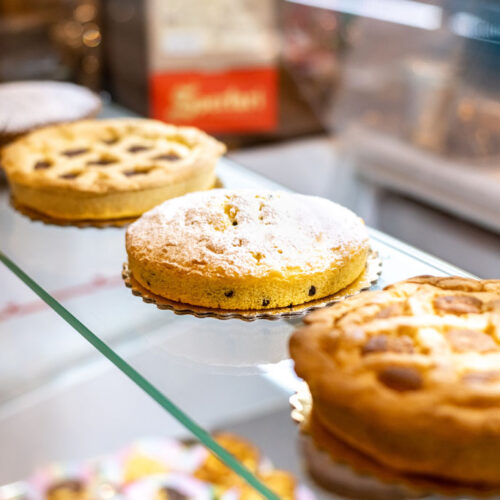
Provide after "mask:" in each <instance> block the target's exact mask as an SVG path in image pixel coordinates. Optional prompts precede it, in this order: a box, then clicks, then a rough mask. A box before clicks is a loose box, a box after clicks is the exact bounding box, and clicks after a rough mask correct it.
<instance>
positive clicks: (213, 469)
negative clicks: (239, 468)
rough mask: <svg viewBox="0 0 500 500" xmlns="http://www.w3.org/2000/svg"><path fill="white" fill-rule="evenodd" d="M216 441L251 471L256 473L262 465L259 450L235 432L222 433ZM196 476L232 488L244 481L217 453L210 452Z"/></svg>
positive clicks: (195, 473)
mask: <svg viewBox="0 0 500 500" xmlns="http://www.w3.org/2000/svg"><path fill="white" fill-rule="evenodd" d="M215 439H216V441H217V442H218V443H219V444H220V445H221V446H222V447H223V448H224V449H226V450H227V451H229V453H231V455H233V456H234V457H236V459H237V460H238V461H239V462H240V463H241V464H243V465H244V466H245V467H246V468H247V469H249V470H250V471H251V472H253V473H256V472H257V471H258V469H259V466H260V460H261V458H260V453H259V450H258V449H257V448H256V447H255V446H254V445H253V444H252V443H250V442H248V441H246V440H245V439H243V438H241V437H239V436H235V435H233V434H228V433H221V434H218V435H217V436H216V437H215ZM194 476H195V477H196V478H198V479H200V480H201V481H205V482H207V483H211V484H215V485H217V486H218V487H220V488H222V489H227V488H230V487H231V486H234V485H236V484H243V483H244V481H243V480H242V479H241V478H240V476H238V474H236V472H233V471H232V470H231V469H230V468H229V467H227V465H225V464H223V463H222V462H221V461H220V460H219V459H218V458H217V457H216V456H215V455H213V454H212V453H208V454H207V455H206V457H205V459H204V460H203V461H202V463H201V464H200V465H199V467H198V468H197V469H196V470H195V471H194Z"/></svg>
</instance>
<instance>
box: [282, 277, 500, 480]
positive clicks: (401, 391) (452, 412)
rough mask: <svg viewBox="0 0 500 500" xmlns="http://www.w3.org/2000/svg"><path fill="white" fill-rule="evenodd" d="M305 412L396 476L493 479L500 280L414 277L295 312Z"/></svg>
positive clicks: (499, 433)
mask: <svg viewBox="0 0 500 500" xmlns="http://www.w3.org/2000/svg"><path fill="white" fill-rule="evenodd" d="M305 321H306V326H304V327H303V328H301V329H299V330H298V331H296V332H295V333H294V334H293V336H292V338H291V341H290V352H291V355H292V358H293V359H294V361H295V370H296V372H297V374H298V375H299V376H300V377H302V378H303V379H304V380H305V381H306V382H307V384H308V386H309V389H310V391H311V394H312V407H313V414H314V416H315V418H316V419H317V421H318V422H319V424H320V425H321V427H323V428H324V429H325V430H326V431H327V432H328V433H331V434H332V435H333V436H334V437H335V438H337V439H338V440H340V441H342V442H344V443H346V445H348V446H349V447H351V448H352V449H354V450H357V451H359V452H360V453H361V454H363V455H365V456H366V457H368V458H369V459H370V460H373V461H374V462H376V463H378V464H380V466H381V467H384V468H387V470H388V471H392V472H393V473H395V474H402V475H404V474H410V475H419V476H426V477H428V478H431V479H432V478H433V479H434V480H436V481H449V482H456V483H458V484H460V485H469V486H473V487H477V488H478V489H484V488H485V487H496V486H499V485H500V369H499V367H500V280H474V279H468V278H461V277H448V278H441V277H432V276H421V277H416V278H412V279H409V280H407V281H404V282H401V283H396V284H394V285H391V286H388V287H386V288H385V289H384V290H382V291H374V292H364V293H362V294H360V295H358V296H355V297H351V298H349V299H347V300H346V301H344V302H341V303H339V304H337V305H335V306H334V307H331V308H327V309H323V310H321V311H317V312H315V313H313V314H311V315H310V316H308V317H307V318H306V320H305Z"/></svg>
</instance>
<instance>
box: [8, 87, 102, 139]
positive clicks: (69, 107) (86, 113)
mask: <svg viewBox="0 0 500 500" xmlns="http://www.w3.org/2000/svg"><path fill="white" fill-rule="evenodd" d="M100 109H101V100H100V99H99V97H98V96H97V95H96V94H94V93H93V92H92V91H90V90H89V89H87V88H85V87H81V86H79V85H75V84H74V83H68V82H53V81H21V82H9V83H2V84H0V145H2V144H6V143H7V142H10V141H12V140H13V139H15V138H16V137H19V136H21V135H23V134H26V133H27V132H30V131H33V130H35V129H37V128H40V127H44V126H46V125H53V124H56V123H64V122H72V121H75V120H82V119H83V118H90V117H92V116H95V115H97V113H98V112H99V111H100Z"/></svg>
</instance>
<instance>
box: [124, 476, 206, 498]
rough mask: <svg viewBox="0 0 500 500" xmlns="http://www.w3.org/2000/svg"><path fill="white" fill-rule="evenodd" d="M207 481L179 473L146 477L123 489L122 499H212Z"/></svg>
mask: <svg viewBox="0 0 500 500" xmlns="http://www.w3.org/2000/svg"><path fill="white" fill-rule="evenodd" d="M214 498H215V496H214V488H213V486H212V485H210V484H208V483H204V482H202V481H199V480H197V479H195V478H193V477H190V476H188V475H185V474H179V473H169V474H164V475H155V476H151V477H146V478H144V479H141V480H139V481H136V482H134V483H132V484H131V485H129V486H127V487H126V488H124V489H123V496H122V499H123V500H214Z"/></svg>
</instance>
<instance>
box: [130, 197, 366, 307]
mask: <svg viewBox="0 0 500 500" xmlns="http://www.w3.org/2000/svg"><path fill="white" fill-rule="evenodd" d="M126 248H127V253H128V266H129V269H130V271H131V273H132V275H133V277H134V279H135V280H136V281H138V282H139V284H140V285H141V286H142V287H144V288H146V289H147V290H149V291H151V292H152V293H154V294H156V295H159V296H161V297H165V298H167V299H169V300H172V301H177V302H180V303H184V304H191V305H196V306H204V307H210V308H217V309H221V310H263V309H272V308H280V307H288V306H293V305H297V304H303V303H306V302H308V301H311V300H314V299H320V298H323V297H326V296H329V295H331V294H333V293H335V292H337V291H338V290H341V289H343V288H344V287H346V286H347V285H349V284H350V283H352V282H353V281H354V280H356V278H358V276H360V274H361V273H362V272H363V271H364V269H365V265H366V259H367V255H368V250H369V242H368V234H367V230H366V228H365V226H364V224H363V222H362V220H361V219H360V218H359V217H357V216H356V215H355V214H353V213H352V212H351V211H349V210H348V209H346V208H344V207H341V206H340V205H337V204H335V203H333V202H331V201H329V200H326V199H322V198H318V197H313V196H304V195H298V194H293V193H286V192H271V191H269V192H266V191H256V190H223V189H216V190H213V191H210V192H204V193H193V194H189V195H186V196H183V197H179V198H176V199H173V200H169V201H167V202H165V203H164V204H162V205H160V206H158V207H156V208H155V209H153V210H151V211H150V212H148V213H146V214H144V215H143V216H142V217H141V218H140V219H139V220H138V221H136V222H134V223H133V224H132V225H131V226H129V228H128V230H127V235H126Z"/></svg>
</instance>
